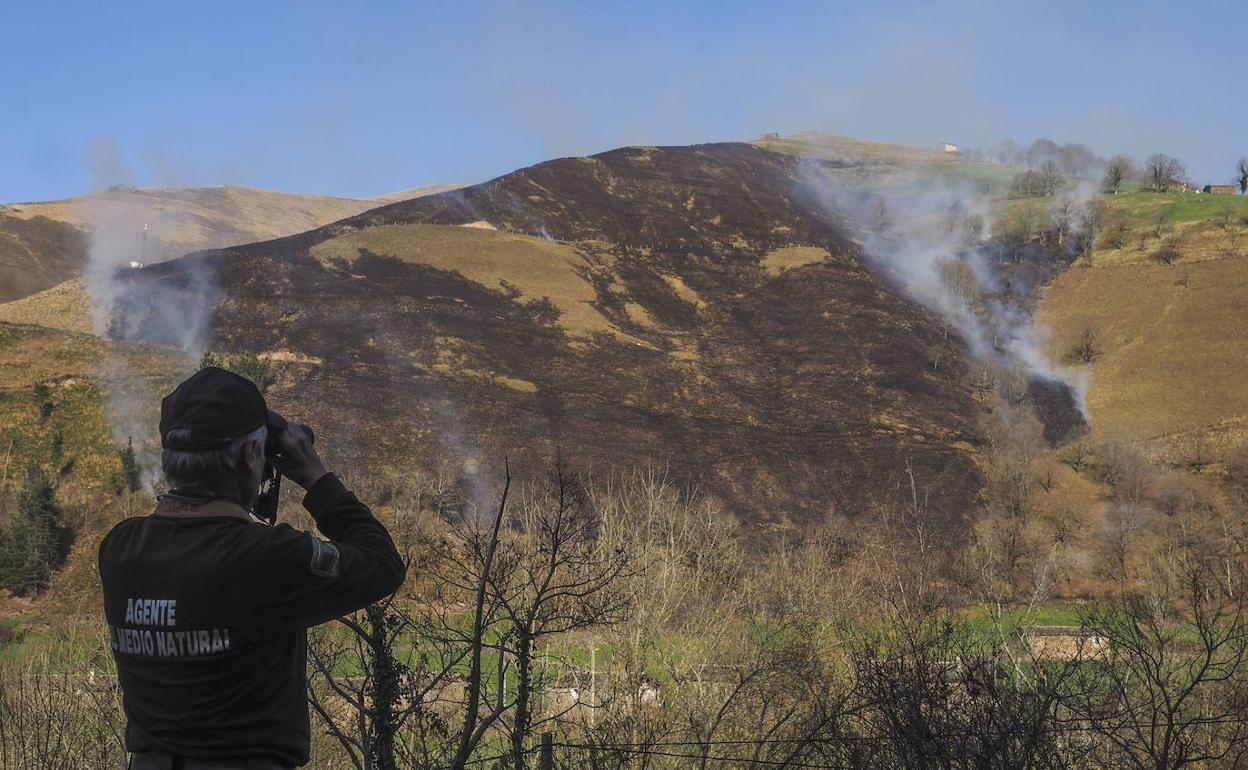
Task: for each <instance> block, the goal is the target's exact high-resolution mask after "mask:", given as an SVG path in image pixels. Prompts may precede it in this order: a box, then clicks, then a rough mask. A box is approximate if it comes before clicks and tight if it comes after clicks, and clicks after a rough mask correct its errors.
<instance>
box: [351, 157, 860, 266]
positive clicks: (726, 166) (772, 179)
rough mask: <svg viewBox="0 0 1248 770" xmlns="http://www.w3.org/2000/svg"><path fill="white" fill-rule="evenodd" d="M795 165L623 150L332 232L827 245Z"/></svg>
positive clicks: (354, 221) (567, 161)
mask: <svg viewBox="0 0 1248 770" xmlns="http://www.w3.org/2000/svg"><path fill="white" fill-rule="evenodd" d="M798 164H799V161H798V160H797V159H795V158H793V157H790V156H787V155H779V154H776V153H770V152H767V151H765V150H761V149H759V148H757V147H755V146H753V145H749V144H708V145H695V146H692V147H662V148H652V147H626V148H622V149H618V150H611V151H610V152H604V153H602V154H600V155H594V156H591V157H587V158H562V159H560V160H554V161H549V162H547V163H541V164H538V165H536V166H531V167H529V168H525V169H521V170H519V171H516V172H514V173H511V174H507V175H506V176H502V177H499V178H498V179H494V180H491V181H489V182H486V183H484V184H481V185H476V186H473V187H466V188H464V189H462V190H455V191H452V192H449V193H444V194H441V195H432V196H428V197H426V198H420V199H416V200H411V201H404V202H402V203H398V204H395V205H392V206H385V207H383V208H379V209H373V210H372V211H368V212H365V213H364V214H361V215H359V216H357V217H352V218H350V219H347V220H344V221H343V222H341V223H339V224H341V225H345V226H354V227H359V226H369V225H380V224H404V223H409V222H428V223H434V224H464V223H467V222H473V221H478V220H484V221H487V222H489V223H490V224H492V225H494V226H495V227H498V228H499V229H502V230H509V231H511V232H519V233H528V234H530V235H549V236H551V237H554V238H557V239H558V240H563V241H580V240H600V241H607V242H610V243H615V244H621V245H625V246H642V247H653V246H661V247H664V248H668V249H680V248H682V247H683V248H692V247H695V246H696V247H703V248H705V247H708V246H712V247H714V246H720V247H731V246H732V245H733V244H734V243H737V244H741V243H742V242H745V243H748V244H750V245H753V246H756V247H757V246H761V245H765V244H768V243H773V242H785V243H806V242H812V241H814V240H816V239H817V240H819V241H826V240H829V239H837V238H838V237H839V232H838V231H837V230H835V229H834V228H833V227H832V226H831V225H830V224H829V223H827V222H825V221H823V220H822V218H821V217H820V216H818V213H819V212H818V211H817V209H816V208H815V207H813V206H810V205H808V202H807V201H806V200H805V196H804V195H803V190H802V188H801V186H800V185H798V184H796V183H795V179H796V176H797V174H798ZM331 227H333V226H331Z"/></svg>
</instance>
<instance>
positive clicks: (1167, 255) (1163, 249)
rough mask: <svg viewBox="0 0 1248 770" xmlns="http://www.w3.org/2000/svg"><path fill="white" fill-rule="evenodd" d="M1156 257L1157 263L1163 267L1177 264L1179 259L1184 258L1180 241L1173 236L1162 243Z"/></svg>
mask: <svg viewBox="0 0 1248 770" xmlns="http://www.w3.org/2000/svg"><path fill="white" fill-rule="evenodd" d="M1155 256H1156V257H1157V261H1158V262H1161V263H1162V264H1163V265H1173V264H1174V263H1175V262H1178V261H1179V258H1180V257H1182V256H1183V253H1182V248H1181V247H1180V244H1179V239H1178V238H1175V237H1173V236H1172V237H1170V238H1167V239H1165V240H1164V241H1162V242H1161V246H1160V247H1159V248H1158V249H1157V254H1156V255H1155Z"/></svg>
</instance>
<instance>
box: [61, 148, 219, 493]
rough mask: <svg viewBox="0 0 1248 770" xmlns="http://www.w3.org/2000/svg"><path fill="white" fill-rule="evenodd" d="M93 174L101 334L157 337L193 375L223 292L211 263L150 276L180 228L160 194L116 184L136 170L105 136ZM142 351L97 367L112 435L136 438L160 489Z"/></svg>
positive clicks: (90, 158)
mask: <svg viewBox="0 0 1248 770" xmlns="http://www.w3.org/2000/svg"><path fill="white" fill-rule="evenodd" d="M85 158H86V161H87V166H88V171H90V172H91V173H92V176H93V177H94V190H93V194H91V195H88V196H84V197H83V198H81V199H80V200H79V202H78V203H77V205H79V206H82V207H85V210H83V211H81V212H79V214H80V219H82V220H83V221H86V222H87V223H88V224H87V235H88V248H87V262H86V265H85V267H84V270H83V284H84V287H85V289H86V293H87V296H88V298H89V299H90V303H91V319H92V323H93V325H94V329H95V332H96V334H98V335H100V336H101V337H111V338H114V339H117V340H136V341H145V342H152V343H156V344H159V345H162V346H164V347H166V348H171V349H172V350H174V351H177V352H179V353H180V354H181V357H182V359H183V360H184V362H185V371H186V372H187V373H189V372H191V371H193V370H194V368H195V367H196V366H197V364H198V361H199V359H200V357H201V356H202V355H203V353H204V351H205V350H206V349H207V343H208V339H209V332H210V328H211V321H212V314H213V311H214V309H215V305H216V300H217V297H218V296H219V291H218V290H217V286H216V281H215V276H214V275H213V274H212V270H211V267H210V266H209V265H208V264H207V263H206V262H205V261H203V260H190V261H187V262H186V264H185V265H184V267H183V270H181V271H180V275H178V276H177V277H176V280H175V279H174V278H173V277H171V276H162V279H161V280H152V279H150V278H149V277H148V276H146V275H144V274H143V273H144V271H146V270H149V269H150V265H149V263H150V261H151V260H152V259H153V258H155V257H156V256H157V255H161V254H164V253H166V249H167V247H166V245H165V244H166V243H167V242H170V241H173V240H176V239H174V238H173V237H172V236H173V234H174V233H176V232H177V229H178V228H179V226H180V225H182V224H184V223H179V222H178V221H177V219H176V217H174V216H172V215H170V214H169V213H167V212H166V211H165V210H164V209H163V207H162V206H161V205H160V203H159V200H158V199H156V198H154V197H150V196H147V195H145V194H143V193H142V191H136V190H133V189H131V188H127V187H124V186H121V185H119V184H117V182H118V181H119V180H120V179H125V178H128V172H127V171H126V169H125V164H124V162H123V161H122V158H121V155H120V153H119V151H118V150H117V148H116V146H115V145H114V144H113V143H112V142H110V141H108V140H97V141H96V142H93V143H92V146H91V148H89V151H88V152H87V153H85ZM140 359H141V356H140V354H139V353H137V351H133V350H130V349H127V348H126V347H125V346H122V345H118V346H114V347H113V348H111V349H110V352H109V353H108V354H107V355H106V356H105V357H104V358H102V359H101V360H100V361H99V362H98V364H97V367H98V370H97V377H98V378H99V380H100V382H101V383H102V385H103V388H104V392H105V394H106V399H107V400H106V404H105V411H106V415H107V418H108V422H109V426H110V429H111V431H112V438H113V441H114V442H115V443H116V444H117V445H118V446H125V444H126V443H127V441H129V440H131V439H132V440H133V442H134V447H135V451H136V453H137V455H138V459H139V463H140V466H141V467H142V470H143V480H144V484H145V486H147V488H148V489H153V488H155V485H156V483H157V481H158V476H159V467H160V461H159V445H160V441H159V436H158V435H157V433H158V430H157V423H158V419H159V406H160V399H161V397H162V396H163V395H165V394H164V393H161V392H158V389H157V388H155V387H154V386H153V384H152V380H151V379H150V378H149V376H148V373H145V372H144V371H142V368H141V367H140V366H139V365H138V364H137V363H136V362H137V361H139V360H140Z"/></svg>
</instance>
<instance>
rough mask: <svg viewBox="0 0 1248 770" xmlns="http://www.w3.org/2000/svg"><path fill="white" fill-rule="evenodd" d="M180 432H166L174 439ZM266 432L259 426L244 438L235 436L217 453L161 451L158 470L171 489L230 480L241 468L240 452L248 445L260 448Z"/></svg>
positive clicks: (214, 451) (212, 450)
mask: <svg viewBox="0 0 1248 770" xmlns="http://www.w3.org/2000/svg"><path fill="white" fill-rule="evenodd" d="M183 431H184V429H183V428H176V429H174V430H171V431H169V434H170V435H171V436H173V437H174V438H175V439H176V438H178V437H179V435H178V434H180V433H182V432H183ZM268 435H269V429H268V428H266V427H265V426H263V425H261V426H260V427H259V428H256V429H255V430H253V431H252V432H251V433H248V434H247V435H246V436H239V437H238V438H236V439H234V440H233V441H231V442H230V445H229V446H226V447H222V448H221V449H210V450H208V451H206V452H183V451H180V450H177V449H165V450H163V451H162V452H161V454H160V467H161V469H162V470H163V471H164V472H165V479H166V480H167V481H168V482H169V486H170V487H171V488H173V489H177V488H178V487H183V486H189V485H192V484H202V483H209V484H215V483H217V482H218V481H219V480H220V479H223V478H227V477H229V476H233V475H235V474H236V473H238V471H239V470H240V469H241V468H242V467H243V452H245V451H246V449H247V447H248V446H250V445H251V444H252V442H259V443H260V444H263V443H264V442H265V440H266V439H267V438H268Z"/></svg>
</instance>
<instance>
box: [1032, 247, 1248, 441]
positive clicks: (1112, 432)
mask: <svg viewBox="0 0 1248 770" xmlns="http://www.w3.org/2000/svg"><path fill="white" fill-rule="evenodd" d="M1193 227H1202V228H1203V224H1202V225H1198V226H1193ZM1204 232H1206V231H1205V230H1201V231H1200V233H1204ZM1210 232H1211V231H1210ZM1216 248H1217V244H1216V242H1215V243H1210V242H1209V241H1208V240H1207V239H1205V238H1204V237H1203V236H1202V235H1200V234H1199V233H1194V234H1193V239H1192V249H1193V253H1207V252H1209V251H1211V250H1216ZM1115 256H1116V255H1114V254H1112V253H1111V254H1106V253H1103V252H1099V251H1098V252H1096V253H1095V254H1094V255H1093V257H1092V259H1091V260H1090V262H1091V266H1088V264H1086V263H1082V262H1081V263H1080V264H1078V265H1077V266H1076V267H1074V268H1072V269H1071V270H1068V271H1066V272H1065V273H1063V274H1062V275H1061V276H1059V277H1058V278H1057V280H1056V281H1054V282H1053V284H1052V285H1050V286H1049V287H1048V288H1047V289H1046V291H1045V293H1044V297H1043V300H1042V302H1041V304H1040V308H1039V318H1040V320H1041V321H1042V322H1044V323H1047V324H1048V325H1050V326H1051V327H1052V328H1053V330H1054V334H1053V338H1052V341H1051V345H1052V352H1053V354H1054V357H1055V358H1058V359H1059V360H1060V359H1061V358H1063V357H1065V355H1066V354H1067V352H1068V351H1069V350H1070V349H1071V347H1073V345H1074V342H1075V339H1076V338H1077V336H1078V335H1079V334H1080V332H1081V331H1082V329H1083V328H1085V327H1086V326H1087V325H1091V326H1093V327H1094V328H1095V329H1097V331H1098V335H1099V338H1100V340H1101V342H1100V347H1101V348H1102V351H1103V352H1102V354H1101V356H1100V357H1099V358H1098V359H1097V360H1096V361H1095V362H1094V363H1093V365H1092V378H1091V390H1090V393H1089V397H1088V402H1089V409H1090V411H1091V415H1092V426H1093V431H1094V436H1097V437H1100V438H1124V439H1128V440H1142V439H1147V438H1153V437H1158V436H1166V435H1170V434H1177V433H1184V432H1188V431H1192V430H1198V429H1199V430H1203V429H1207V428H1211V427H1214V426H1221V427H1222V428H1223V429H1225V428H1226V427H1227V426H1232V425H1237V424H1244V423H1245V422H1246V421H1248V387H1245V382H1246V381H1248V258H1242V257H1241V258H1212V257H1208V258H1204V259H1201V260H1197V261H1191V262H1188V261H1186V259H1185V260H1184V261H1182V262H1180V263H1178V264H1175V265H1161V264H1157V263H1156V262H1153V261H1148V260H1145V259H1134V260H1132V261H1129V262H1128V261H1125V260H1123V259H1115V258H1114V257H1115ZM1184 284H1186V285H1184Z"/></svg>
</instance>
